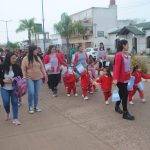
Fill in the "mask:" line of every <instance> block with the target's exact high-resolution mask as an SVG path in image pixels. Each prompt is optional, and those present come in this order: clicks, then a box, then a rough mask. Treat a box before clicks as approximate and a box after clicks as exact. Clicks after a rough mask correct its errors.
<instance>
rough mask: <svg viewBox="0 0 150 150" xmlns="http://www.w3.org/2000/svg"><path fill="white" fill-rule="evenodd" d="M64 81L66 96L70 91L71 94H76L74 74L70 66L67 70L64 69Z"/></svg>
mask: <svg viewBox="0 0 150 150" xmlns="http://www.w3.org/2000/svg"><path fill="white" fill-rule="evenodd" d="M64 81H65V85H66V87H67V96H68V97H69V96H70V94H71V91H73V94H74V95H75V96H78V94H77V93H76V76H75V72H74V71H73V70H72V68H68V70H67V71H66V73H65V77H64Z"/></svg>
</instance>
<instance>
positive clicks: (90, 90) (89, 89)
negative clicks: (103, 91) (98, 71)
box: [82, 84, 92, 97]
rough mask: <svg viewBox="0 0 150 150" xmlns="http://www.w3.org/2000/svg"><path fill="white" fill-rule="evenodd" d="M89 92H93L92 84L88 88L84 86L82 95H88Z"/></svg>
mask: <svg viewBox="0 0 150 150" xmlns="http://www.w3.org/2000/svg"><path fill="white" fill-rule="evenodd" d="M87 92H92V84H90V85H89V86H88V87H87V88H86V87H82V95H83V96H84V97H85V96H87Z"/></svg>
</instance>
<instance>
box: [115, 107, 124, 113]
mask: <svg viewBox="0 0 150 150" xmlns="http://www.w3.org/2000/svg"><path fill="white" fill-rule="evenodd" d="M115 111H116V112H117V113H119V114H123V111H122V110H121V109H120V107H116V108H115Z"/></svg>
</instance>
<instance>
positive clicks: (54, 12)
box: [0, 0, 150, 43]
mask: <svg viewBox="0 0 150 150" xmlns="http://www.w3.org/2000/svg"><path fill="white" fill-rule="evenodd" d="M109 1H110V0H44V9H45V10H44V11H45V26H46V27H45V28H46V31H48V32H50V34H53V33H54V32H53V24H54V23H56V22H58V21H59V19H60V15H61V14H62V13H63V12H67V13H68V14H69V15H70V14H73V13H76V12H78V11H81V10H84V9H87V8H90V7H108V5H109ZM116 3H117V6H118V19H134V18H140V19H146V21H150V10H149V8H150V0H116ZM0 4H1V8H0V20H11V22H9V24H8V28H9V39H10V41H21V40H25V39H27V34H26V32H25V33H19V34H16V33H15V30H16V28H17V27H18V26H19V20H20V19H29V18H32V17H34V18H36V22H38V23H41V22H42V21H41V20H42V17H41V16H42V15H41V0H0ZM4 42H6V29H5V24H4V23H3V22H0V43H4Z"/></svg>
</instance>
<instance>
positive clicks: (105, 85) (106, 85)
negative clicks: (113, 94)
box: [96, 75, 113, 91]
mask: <svg viewBox="0 0 150 150" xmlns="http://www.w3.org/2000/svg"><path fill="white" fill-rule="evenodd" d="M112 81H113V78H112V77H111V76H106V75H102V76H101V77H100V78H99V79H98V80H96V82H97V83H100V84H101V89H102V90H103V91H111V89H112Z"/></svg>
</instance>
